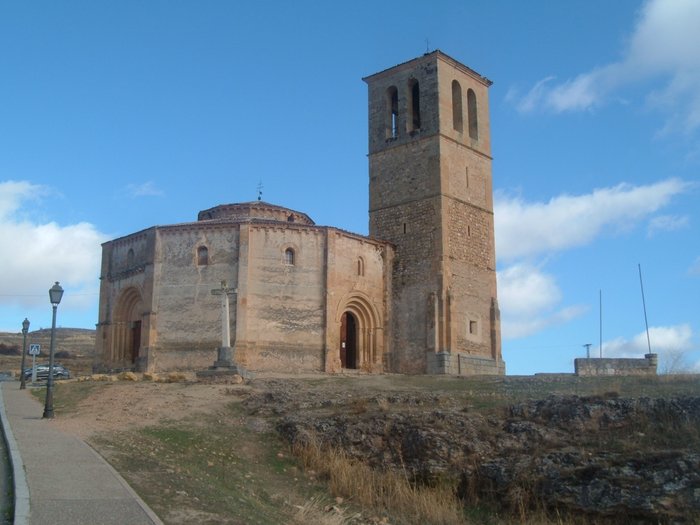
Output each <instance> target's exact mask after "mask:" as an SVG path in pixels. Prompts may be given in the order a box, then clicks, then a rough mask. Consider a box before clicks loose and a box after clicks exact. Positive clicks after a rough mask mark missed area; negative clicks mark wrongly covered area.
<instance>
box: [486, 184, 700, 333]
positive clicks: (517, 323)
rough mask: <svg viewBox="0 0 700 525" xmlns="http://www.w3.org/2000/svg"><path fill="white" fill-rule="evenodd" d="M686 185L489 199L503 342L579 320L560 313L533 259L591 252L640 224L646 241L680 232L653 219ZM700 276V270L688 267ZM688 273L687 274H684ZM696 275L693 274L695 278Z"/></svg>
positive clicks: (573, 308) (671, 220) (670, 221)
mask: <svg viewBox="0 0 700 525" xmlns="http://www.w3.org/2000/svg"><path fill="white" fill-rule="evenodd" d="M691 187H692V185H691V184H689V183H686V182H683V181H681V180H678V179H668V180H665V181H660V182H657V183H654V184H649V185H644V186H634V185H630V184H619V185H617V186H614V187H610V188H601V189H596V190H594V191H593V192H591V193H589V194H584V195H575V196H572V195H560V196H558V197H554V198H552V199H550V200H549V201H548V202H527V201H525V200H524V199H522V198H520V197H511V196H507V195H505V194H503V193H500V194H497V195H496V199H495V203H494V207H495V228H496V256H497V258H498V261H499V264H503V265H505V266H504V267H503V268H501V269H500V270H499V271H498V296H499V304H500V307H501V329H502V332H503V338H504V339H517V338H521V337H526V336H529V335H532V334H534V333H537V332H539V331H541V330H543V329H545V328H548V327H551V326H555V325H559V324H562V323H566V322H568V321H570V320H572V319H574V318H575V317H578V316H580V315H582V314H583V313H585V312H586V310H587V308H586V307H584V306H581V305H570V306H565V307H562V306H560V303H561V300H562V293H561V290H560V289H559V286H558V285H557V282H556V279H555V278H554V276H553V275H550V274H547V273H546V272H545V271H544V269H543V268H544V267H545V264H544V263H542V262H540V263H538V264H536V263H534V262H532V261H533V259H535V258H537V257H540V258H546V257H547V256H549V255H551V254H555V253H558V252H562V251H565V250H569V249H572V248H576V247H580V246H585V245H588V244H591V243H592V242H594V241H595V240H596V239H598V238H599V237H601V236H602V235H606V234H609V232H624V231H628V230H629V229H630V228H633V227H635V226H637V225H639V224H640V223H642V222H644V221H646V220H648V221H649V223H648V229H647V232H648V235H652V234H656V233H658V232H661V231H669V230H673V229H677V228H680V227H684V226H685V224H686V223H687V219H685V218H683V217H675V216H668V215H660V216H655V215H654V214H655V213H656V212H657V211H659V210H661V209H662V208H664V207H665V206H667V205H668V204H669V203H670V202H671V200H672V199H673V197H674V196H677V195H679V194H682V193H684V192H686V191H688V190H689V189H690V188H691ZM696 266H697V267H699V268H700V263H696ZM692 271H693V270H691V272H692ZM695 271H697V272H699V273H700V270H697V269H696V270H695Z"/></svg>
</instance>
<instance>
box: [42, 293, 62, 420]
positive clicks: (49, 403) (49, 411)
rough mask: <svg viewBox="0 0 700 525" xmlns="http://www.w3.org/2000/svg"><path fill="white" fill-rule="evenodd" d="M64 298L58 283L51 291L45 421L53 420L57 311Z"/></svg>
mask: <svg viewBox="0 0 700 525" xmlns="http://www.w3.org/2000/svg"><path fill="white" fill-rule="evenodd" d="M62 297H63V288H61V285H60V284H58V281H56V284H54V285H53V286H52V287H51V288H50V289H49V299H50V300H51V306H52V307H53V317H52V319H51V346H50V347H49V378H48V379H47V382H46V404H45V405H44V415H43V416H42V417H43V418H45V419H53V352H54V348H55V346H56V309H57V308H58V303H60V302H61V298H62Z"/></svg>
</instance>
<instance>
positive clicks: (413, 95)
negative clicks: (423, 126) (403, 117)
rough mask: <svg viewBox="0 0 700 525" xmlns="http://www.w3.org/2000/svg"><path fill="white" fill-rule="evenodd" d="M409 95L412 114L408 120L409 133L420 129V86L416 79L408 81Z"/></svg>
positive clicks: (409, 107)
mask: <svg viewBox="0 0 700 525" xmlns="http://www.w3.org/2000/svg"><path fill="white" fill-rule="evenodd" d="M408 94H409V97H410V100H409V102H410V103H409V105H408V109H409V111H410V112H411V114H410V115H409V118H408V125H409V126H410V127H409V131H416V130H419V129H420V86H418V81H417V80H416V79H415V78H412V79H411V80H409V81H408Z"/></svg>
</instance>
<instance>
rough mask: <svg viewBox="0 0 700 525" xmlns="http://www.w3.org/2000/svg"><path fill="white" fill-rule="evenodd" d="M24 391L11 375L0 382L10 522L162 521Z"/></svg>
mask: <svg viewBox="0 0 700 525" xmlns="http://www.w3.org/2000/svg"><path fill="white" fill-rule="evenodd" d="M29 392H30V390H29V389H27V390H19V382H17V381H10V382H2V383H0V418H2V426H3V428H4V430H5V434H6V437H7V438H9V439H7V441H8V445H9V446H8V448H9V449H10V451H9V452H10V458H11V460H12V463H13V471H14V476H15V477H14V480H15V497H16V504H15V524H16V525H45V524H47V523H51V524H52V525H64V524H65V525H69V524H70V525H96V524H104V525H111V524H114V525H154V524H155V525H162V522H161V521H160V519H158V517H157V516H156V515H155V514H154V513H153V511H151V510H150V509H149V508H148V507H147V506H146V504H145V503H144V502H143V501H142V500H141V498H139V497H138V496H137V495H136V493H135V492H134V491H133V490H132V489H131V487H129V485H127V483H126V481H124V479H123V478H122V477H121V476H120V475H119V474H118V473H117V472H116V471H115V470H114V469H113V468H112V467H111V466H110V465H109V464H108V463H107V462H106V461H105V460H104V459H103V458H102V457H101V456H100V455H99V454H97V452H95V451H94V450H93V449H92V448H91V447H90V446H88V445H87V444H86V443H85V442H83V441H81V440H80V439H78V438H77V437H75V436H73V435H70V434H67V433H66V432H63V431H61V430H59V429H58V428H56V426H55V425H54V424H53V422H52V421H50V420H44V419H42V418H41V415H42V413H43V411H44V407H43V406H42V404H41V403H39V402H37V401H36V400H35V399H34V397H33V396H31V394H30V393H29ZM3 407H4V408H3ZM57 417H59V416H57ZM8 427H9V428H8ZM23 485H24V486H23Z"/></svg>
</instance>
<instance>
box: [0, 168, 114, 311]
mask: <svg viewBox="0 0 700 525" xmlns="http://www.w3.org/2000/svg"><path fill="white" fill-rule="evenodd" d="M50 192H51V190H50V189H49V188H47V187H44V186H39V185H35V184H31V183H29V182H26V181H5V182H0V245H2V246H3V257H1V258H0V290H1V292H0V305H21V306H25V307H32V306H35V305H46V304H48V289H49V288H50V287H51V285H52V284H53V283H54V281H60V282H61V285H62V286H63V288H64V289H66V290H68V289H70V290H71V293H70V294H66V299H67V305H68V306H69V307H70V306H73V307H77V308H79V307H85V306H86V305H88V304H90V305H92V304H94V300H95V295H96V294H97V291H98V278H99V272H100V260H101V246H100V245H101V243H103V242H104V241H106V240H107V236H106V235H104V234H103V233H100V232H99V231H97V229H96V228H95V227H94V226H93V225H92V224H89V223H85V222H81V223H78V224H71V225H64V226H62V225H59V224H57V223H55V222H40V221H32V220H30V219H28V218H27V217H28V216H29V215H28V213H27V212H26V209H25V208H23V206H24V205H26V204H28V203H30V202H31V203H32V204H33V205H34V206H36V205H38V204H40V202H41V200H42V198H43V197H44V196H46V195H48V194H50Z"/></svg>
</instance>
